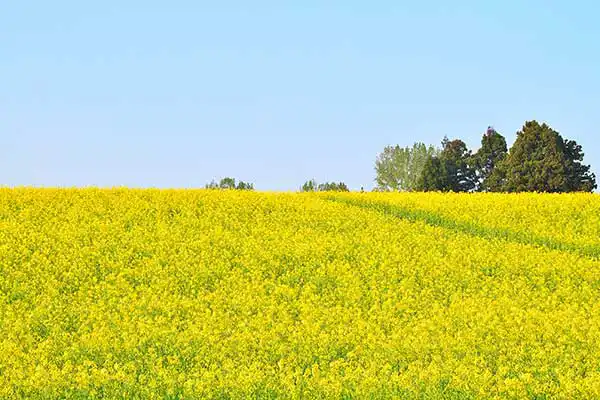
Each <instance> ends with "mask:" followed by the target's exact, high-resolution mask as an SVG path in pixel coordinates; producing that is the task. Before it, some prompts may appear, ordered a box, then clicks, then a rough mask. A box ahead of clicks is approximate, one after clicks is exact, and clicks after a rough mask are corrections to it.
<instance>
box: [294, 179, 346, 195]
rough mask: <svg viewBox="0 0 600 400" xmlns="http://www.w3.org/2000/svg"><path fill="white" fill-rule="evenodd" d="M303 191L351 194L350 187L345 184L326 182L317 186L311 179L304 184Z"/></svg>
mask: <svg viewBox="0 0 600 400" xmlns="http://www.w3.org/2000/svg"><path fill="white" fill-rule="evenodd" d="M301 191H303V192H349V191H350V190H349V189H348V186H346V184H345V183H344V182H339V183H336V182H325V183H321V184H317V181H316V180H314V179H311V180H309V181H306V182H304V184H303V185H302V188H301Z"/></svg>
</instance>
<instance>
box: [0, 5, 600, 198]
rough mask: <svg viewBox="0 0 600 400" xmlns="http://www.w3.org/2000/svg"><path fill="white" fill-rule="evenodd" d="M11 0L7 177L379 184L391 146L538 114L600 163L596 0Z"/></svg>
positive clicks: (469, 135) (6, 42) (3, 38)
mask: <svg viewBox="0 0 600 400" xmlns="http://www.w3.org/2000/svg"><path fill="white" fill-rule="evenodd" d="M0 3H1V4H0V139H1V140H0V185H10V186H14V185H36V186H37V185H43V186H89V185H93V186H121V185H127V186H135V187H148V186H154V187H199V186H203V185H204V184H205V183H207V182H209V181H210V180H211V179H212V178H215V179H218V178H220V177H224V176H233V177H235V178H237V179H242V180H245V181H251V182H254V184H255V186H256V188H257V189H259V190H296V189H298V187H299V186H300V185H301V184H302V183H303V182H304V181H305V180H307V179H310V178H316V179H317V180H318V181H332V180H335V181H344V182H346V183H347V184H348V185H349V186H350V188H351V189H359V188H360V187H361V186H364V187H365V189H369V190H370V189H371V188H372V187H373V185H374V182H373V179H374V176H375V174H374V162H375V158H376V156H377V154H378V153H379V152H380V151H381V150H382V149H383V147H384V146H386V145H388V144H400V145H403V146H404V145H410V144H412V143H413V142H415V141H422V142H425V143H431V144H439V142H440V141H441V139H442V137H443V136H444V135H445V134H446V135H448V137H449V138H451V139H453V138H461V139H463V140H464V141H465V142H466V143H467V144H468V145H469V146H470V147H471V148H472V149H473V150H476V149H477V148H478V147H479V144H480V140H481V135H482V134H483V132H484V131H485V129H486V128H487V126H488V125H493V126H494V127H495V128H496V130H498V131H499V132H500V133H502V134H504V135H505V136H506V137H507V140H508V142H509V144H512V142H513V141H514V138H515V132H516V131H517V130H519V128H520V127H521V126H522V125H523V123H524V122H525V121H526V120H529V119H537V120H538V121H545V122H547V123H549V124H550V125H551V126H552V127H553V128H554V129H556V130H558V131H559V132H560V133H561V134H563V136H565V137H568V138H570V139H575V140H577V141H578V142H579V143H580V144H582V145H583V149H584V151H585V153H586V157H585V162H586V163H588V164H591V165H592V167H594V170H595V171H597V172H598V171H600V140H599V139H600V136H599V131H598V129H596V121H595V118H596V116H597V115H598V112H599V111H600V24H599V23H598V15H600V6H599V5H597V4H596V2H595V1H591V0H590V1H576V0H575V1H562V0H560V1H559V0H529V1H515V0H508V1H492V0H490V1H461V0H457V1H445V0H430V1H427V0H422V1H410V2H408V1H392V0H386V1H384V0H370V1H352V0H345V1H342V0H339V1H334V0H331V1H324V0H302V1H300V0H298V1H291V0H290V1H287V2H285V1H275V0H273V1H260V0H256V1H241V0H237V1H236V0H229V1H228V0H222V1H214V2H208V1H201V0H200V1H192V0H189V1H183V0H169V1H165V0H163V1H151V0H143V1H141V0H104V1H94V2H87V1H79V0H78V1H75V0H72V1H67V0H55V1H45V0H44V1H42V0H19V1H8V0H6V1H1V2H0ZM217 4H218V5H217Z"/></svg>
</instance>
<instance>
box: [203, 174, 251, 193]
mask: <svg viewBox="0 0 600 400" xmlns="http://www.w3.org/2000/svg"><path fill="white" fill-rule="evenodd" d="M204 187H205V188H206V189H223V190H224V189H231V190H254V185H253V184H252V183H249V182H244V181H239V182H238V183H237V184H236V181H235V179H234V178H230V177H226V178H223V179H221V180H220V181H219V182H218V183H217V182H215V180H214V179H213V180H212V181H211V182H210V183H208V184H206V185H205V186H204Z"/></svg>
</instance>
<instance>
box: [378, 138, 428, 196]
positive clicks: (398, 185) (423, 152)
mask: <svg viewBox="0 0 600 400" xmlns="http://www.w3.org/2000/svg"><path fill="white" fill-rule="evenodd" d="M438 154H439V149H437V148H435V147H433V146H426V145H425V144H424V143H420V142H418V143H415V144H413V146H412V147H404V148H401V147H400V146H398V145H396V146H386V147H385V148H384V149H383V152H382V153H381V154H379V155H378V156H377V160H376V161H375V172H376V174H377V177H376V179H375V181H376V182H377V189H378V190H380V191H390V190H393V191H396V190H400V191H412V190H415V189H416V188H417V183H418V180H419V177H420V176H421V174H422V171H423V168H424V167H425V164H426V163H427V160H428V159H429V158H430V157H432V156H435V155H438Z"/></svg>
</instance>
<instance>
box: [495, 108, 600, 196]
mask: <svg viewBox="0 0 600 400" xmlns="http://www.w3.org/2000/svg"><path fill="white" fill-rule="evenodd" d="M582 161H583V152H582V148H581V146H580V145H578V144H577V143H576V142H575V141H573V140H565V139H563V137H562V136H561V135H560V134H559V133H558V132H557V131H555V130H553V129H552V128H551V127H550V126H548V125H547V124H546V123H543V124H540V123H538V122H537V121H535V120H533V121H526V122H525V125H523V127H522V129H521V130H520V131H519V132H517V139H516V140H515V143H514V144H513V146H512V147H511V149H510V152H509V154H508V156H507V157H506V159H505V160H504V161H503V162H502V163H501V167H500V168H499V174H498V175H499V179H498V180H499V185H498V187H499V189H500V190H502V191H507V192H526V191H527V192H532V191H536V192H551V193H553V192H554V193H555V192H574V191H577V192H579V191H584V192H590V191H593V190H594V189H595V188H596V187H597V186H596V177H595V175H594V174H592V173H590V166H589V165H583V164H581V162H582Z"/></svg>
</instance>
